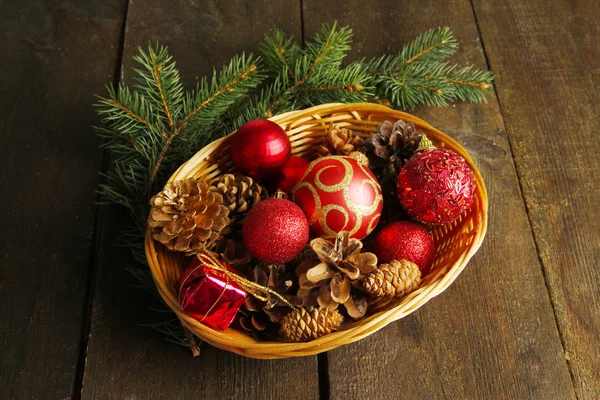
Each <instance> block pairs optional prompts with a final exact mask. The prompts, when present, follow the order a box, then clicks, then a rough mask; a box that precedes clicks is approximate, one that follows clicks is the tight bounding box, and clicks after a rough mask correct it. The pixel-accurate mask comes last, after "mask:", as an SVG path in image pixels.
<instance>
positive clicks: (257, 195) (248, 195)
mask: <svg viewBox="0 0 600 400" xmlns="http://www.w3.org/2000/svg"><path fill="white" fill-rule="evenodd" d="M210 190H211V191H213V192H215V193H220V194H221V195H222V196H223V202H224V204H225V206H226V207H227V208H228V209H229V212H230V214H229V216H230V218H231V219H232V223H235V222H237V221H239V220H241V218H242V217H243V216H244V215H246V213H247V212H248V211H250V208H251V207H252V206H254V205H255V204H256V203H258V202H259V201H261V200H264V199H266V198H267V197H269V195H268V193H267V191H266V190H265V188H263V187H262V186H261V185H259V184H258V183H256V182H255V181H254V180H253V179H252V178H251V177H249V176H245V175H241V174H236V175H234V174H225V175H221V176H219V177H218V178H215V179H214V180H213V181H212V182H211V183H210Z"/></svg>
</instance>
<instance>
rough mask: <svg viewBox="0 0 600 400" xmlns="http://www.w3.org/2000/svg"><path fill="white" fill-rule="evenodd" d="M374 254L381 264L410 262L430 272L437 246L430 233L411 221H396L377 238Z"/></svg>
mask: <svg viewBox="0 0 600 400" xmlns="http://www.w3.org/2000/svg"><path fill="white" fill-rule="evenodd" d="M373 253H375V255H376V256H377V260H378V261H379V262H380V263H389V262H391V261H392V260H408V261H411V262H414V263H415V264H417V265H418V266H419V269H420V270H421V273H422V274H423V275H425V274H426V273H427V272H429V268H431V264H432V263H433V260H434V259H435V245H434V243H433V238H432V237H431V234H430V233H429V231H428V230H427V229H426V228H425V227H423V226H422V225H419V224H416V223H414V222H410V221H396V222H392V223H390V224H388V225H386V226H384V227H383V228H382V229H381V230H380V231H379V232H378V233H377V235H376V236H375V240H374V241H373Z"/></svg>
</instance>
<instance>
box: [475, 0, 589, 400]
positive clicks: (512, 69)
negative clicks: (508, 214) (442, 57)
mask: <svg viewBox="0 0 600 400" xmlns="http://www.w3.org/2000/svg"><path fill="white" fill-rule="evenodd" d="M474 4H475V11H476V16H477V19H478V21H479V24H480V27H481V34H482V38H483V41H484V43H485V47H486V49H487V50H488V51H489V61H490V64H491V67H492V68H493V70H494V71H496V72H497V74H498V98H499V102H500V104H501V108H502V112H503V114H504V116H505V121H506V125H507V132H508V136H509V138H510V141H511V144H512V147H513V151H514V153H515V161H516V165H517V171H518V173H519V176H520V179H521V185H522V187H523V193H524V197H525V201H526V204H527V207H528V211H529V218H530V220H531V224H532V227H533V230H534V235H535V239H536V242H537V246H538V249H539V254H540V258H541V260H542V265H543V267H544V270H545V274H546V280H547V284H548V287H549V289H550V294H551V298H552V302H553V304H554V311H555V313H556V317H557V321H558V326H559V329H560V332H561V334H562V339H563V342H564V348H565V355H566V357H567V360H568V362H569V366H570V368H571V372H572V374H573V378H574V384H575V391H576V393H577V395H578V397H579V398H582V399H597V398H600V350H599V349H600V274H598V266H597V265H598V259H599V257H600V235H599V234H598V233H599V232H600V210H599V209H598V198H600V187H598V184H597V182H598V180H599V179H600V164H599V163H598V157H599V156H600V141H599V140H598V132H600V120H599V119H598V112H599V111H600V48H599V47H598V43H597V42H598V38H600V23H599V21H600V8H599V7H598V2H597V1H593V0H588V1H577V2H575V1H552V2H545V1H527V2H518V1H480V0H477V1H474ZM498 15H502V16H503V17H502V18H497V16H498ZM509 48H510V51H506V50H505V49H509Z"/></svg>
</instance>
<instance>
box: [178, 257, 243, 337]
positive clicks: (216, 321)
mask: <svg viewBox="0 0 600 400" xmlns="http://www.w3.org/2000/svg"><path fill="white" fill-rule="evenodd" d="M200 258H202V259H205V258H207V259H212V257H210V256H208V255H207V254H205V253H200V254H199V257H196V258H194V260H193V261H192V262H191V263H190V265H189V266H188V268H187V269H186V270H185V272H184V273H183V275H181V277H180V278H179V281H178V282H177V288H178V292H179V303H180V305H181V309H182V310H183V311H184V312H185V313H186V314H188V315H190V316H192V317H194V318H196V319H197V320H198V321H200V322H202V323H203V324H205V325H207V326H210V327H211V328H214V329H218V330H220V331H223V330H225V329H227V327H228V326H229V325H231V323H232V322H233V319H234V318H235V315H236V314H237V312H238V310H239V309H240V307H241V306H242V304H243V303H244V299H245V298H246V292H245V291H244V290H243V289H242V288H240V287H239V286H238V285H237V284H236V283H235V282H233V281H232V280H231V278H230V277H229V276H228V275H227V274H226V273H225V272H223V271H220V270H218V269H215V268H211V267H210V266H209V264H206V263H204V262H203V261H201V260H200ZM225 267H226V268H227V269H228V270H229V271H230V272H233V273H237V271H235V270H234V269H233V268H231V267H229V266H228V265H225Z"/></svg>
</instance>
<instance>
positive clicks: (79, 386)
mask: <svg viewBox="0 0 600 400" xmlns="http://www.w3.org/2000/svg"><path fill="white" fill-rule="evenodd" d="M130 3H131V0H127V2H126V4H125V10H124V15H123V26H122V28H121V35H120V37H119V46H118V47H117V59H116V62H115V70H114V75H113V77H114V78H113V82H112V84H113V85H114V86H115V87H117V86H118V85H119V83H120V82H121V80H122V79H123V73H122V70H123V55H124V52H125V34H126V32H127V16H128V11H129V5H130ZM109 166H110V155H109V154H108V150H104V151H103V154H102V166H101V172H102V173H106V172H107V171H108V168H109ZM101 180H102V181H103V180H104V178H102V179H101ZM99 200H100V194H97V195H96V202H97V204H96V210H95V213H94V233H93V236H92V246H91V248H90V262H89V266H88V269H89V277H88V282H87V287H86V292H85V299H84V303H83V304H84V306H83V307H84V310H83V311H84V312H83V316H84V317H83V323H82V326H81V337H80V340H79V356H78V358H77V366H76V368H75V382H74V385H73V394H72V398H73V399H75V400H79V399H81V392H82V390H83V378H84V376H85V366H86V359H87V349H88V342H89V337H90V330H91V325H92V308H93V305H94V294H95V289H96V274H97V273H98V259H99V253H100V239H101V238H102V231H103V229H104V207H103V206H102V205H100V204H98V203H99Z"/></svg>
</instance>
